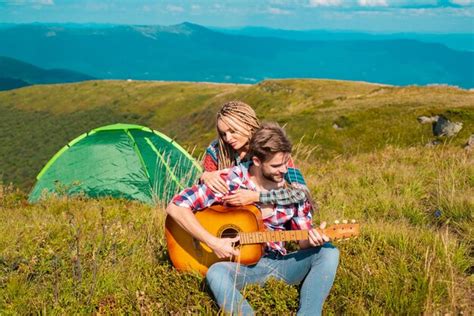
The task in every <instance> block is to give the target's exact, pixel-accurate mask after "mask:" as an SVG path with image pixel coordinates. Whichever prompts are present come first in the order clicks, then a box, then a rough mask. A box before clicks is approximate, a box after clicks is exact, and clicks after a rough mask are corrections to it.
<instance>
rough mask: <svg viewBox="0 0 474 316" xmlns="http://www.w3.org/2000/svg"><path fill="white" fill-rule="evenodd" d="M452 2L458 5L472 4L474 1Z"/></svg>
mask: <svg viewBox="0 0 474 316" xmlns="http://www.w3.org/2000/svg"><path fill="white" fill-rule="evenodd" d="M451 3H452V4H457V5H471V4H474V1H472V0H451Z"/></svg>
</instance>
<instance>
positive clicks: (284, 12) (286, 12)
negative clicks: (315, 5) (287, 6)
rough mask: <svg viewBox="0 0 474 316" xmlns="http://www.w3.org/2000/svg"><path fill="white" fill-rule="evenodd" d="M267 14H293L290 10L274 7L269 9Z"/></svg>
mask: <svg viewBox="0 0 474 316" xmlns="http://www.w3.org/2000/svg"><path fill="white" fill-rule="evenodd" d="M267 12H268V13H270V14H275V15H289V14H291V12H290V11H288V10H283V9H280V8H273V7H270V8H268V10H267Z"/></svg>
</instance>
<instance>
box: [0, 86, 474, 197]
mask: <svg viewBox="0 0 474 316" xmlns="http://www.w3.org/2000/svg"><path fill="white" fill-rule="evenodd" d="M234 99H237V100H243V101H245V102H247V103H249V104H251V105H252V106H253V107H254V108H255V110H256V112H257V114H258V115H259V116H260V118H261V119H262V120H276V121H278V122H280V123H281V124H282V125H285V126H286V129H287V130H288V132H289V134H290V135H291V137H292V139H293V141H294V142H295V143H299V147H300V149H301V152H303V149H306V154H305V156H308V157H307V158H311V159H318V160H325V159H331V158H334V157H337V156H340V155H343V156H351V155H354V154H357V153H364V152H372V151H374V150H378V149H382V148H384V147H386V146H389V145H393V146H397V147H401V148H408V147H413V146H416V147H418V146H424V145H426V144H427V143H428V142H429V141H431V140H434V137H433V135H432V132H431V126H429V125H420V124H419V123H418V122H417V120H416V118H417V117H418V116H420V115H434V114H444V115H445V116H446V117H448V118H450V119H451V120H453V121H460V122H463V123H464V128H463V129H462V130H461V132H460V133H459V134H458V136H456V137H454V138H453V139H450V140H449V141H448V142H449V144H450V145H451V146H461V145H463V144H464V143H465V142H466V141H467V139H468V138H469V135H471V134H473V132H474V131H473V123H474V122H473V121H474V106H473V105H474V93H473V92H469V91H465V90H460V89H456V88H452V87H392V86H380V85H373V84H368V83H358V82H347V81H329V80H271V81H265V82H262V83H260V84H257V85H234V84H206V83H182V82H181V83H179V82H175V83H173V82H142V81H137V82H126V81H88V82H83V83H75V84H63V85H44V86H33V87H27V88H22V89H17V90H11V91H5V92H0V116H1V117H2V118H4V119H2V120H1V122H0V142H1V143H2V144H3V146H1V147H0V161H1V162H2V165H1V170H2V173H3V177H2V178H3V182H4V183H10V182H13V183H14V184H15V185H18V186H20V187H21V188H23V189H26V190H28V189H29V188H30V187H31V185H32V184H33V182H34V178H35V176H36V174H37V173H38V172H39V171H40V170H41V168H42V166H43V165H44V164H45V163H46V162H47V161H48V160H49V159H50V158H51V156H52V155H53V154H54V153H55V152H56V151H58V150H59V149H60V148H61V147H62V146H64V145H65V144H66V143H67V142H68V141H70V140H72V139H74V138H75V137H77V136H78V135H80V134H82V133H84V132H86V131H89V130H91V129H92V128H95V127H98V126H102V125H106V124H112V123H117V122H122V123H138V124H142V125H145V126H149V127H151V128H153V129H156V130H159V131H161V132H164V133H165V134H167V135H169V136H170V137H172V138H174V139H176V140H177V141H178V142H179V143H180V144H181V145H183V146H184V147H185V148H188V149H190V150H191V151H194V155H195V156H198V155H199V154H200V153H202V151H203V150H204V148H205V147H206V146H207V144H208V143H209V142H210V141H211V140H212V139H213V137H215V131H214V127H213V125H210V124H209V122H212V121H213V120H214V115H215V113H216V111H217V109H218V108H219V106H220V105H221V104H223V103H224V102H226V101H228V100H234ZM334 123H338V124H340V125H341V126H342V128H341V129H335V128H333V124H334Z"/></svg>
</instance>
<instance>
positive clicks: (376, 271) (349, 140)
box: [0, 80, 474, 315]
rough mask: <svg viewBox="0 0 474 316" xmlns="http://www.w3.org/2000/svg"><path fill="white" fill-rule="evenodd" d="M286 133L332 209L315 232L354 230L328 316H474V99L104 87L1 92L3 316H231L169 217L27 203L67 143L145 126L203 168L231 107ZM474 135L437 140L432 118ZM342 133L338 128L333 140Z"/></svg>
mask: <svg viewBox="0 0 474 316" xmlns="http://www.w3.org/2000/svg"><path fill="white" fill-rule="evenodd" d="M235 99H238V100H243V101H245V102H247V103H249V104H251V105H252V106H253V107H254V108H255V110H256V112H257V114H258V115H259V117H260V118H262V120H276V121H278V122H279V123H280V124H282V125H284V126H285V127H286V129H287V131H288V133H289V135H290V137H291V139H292V140H293V142H294V145H295V146H294V147H295V153H294V157H295V160H296V162H297V164H298V165H299V166H300V168H301V169H302V171H303V174H304V175H305V179H306V181H307V183H308V186H309V188H310V190H311V192H312V194H313V198H314V200H315V201H317V203H318V205H319V211H318V212H317V213H316V214H315V216H314V217H315V222H316V223H319V222H320V221H328V222H333V221H334V220H342V219H349V220H350V219H356V220H357V221H358V222H359V223H360V224H361V230H362V231H361V235H360V236H359V237H357V238H354V239H350V240H346V241H341V242H338V243H337V247H338V248H339V249H340V251H341V262H340V266H339V270H338V274H337V277H336V281H335V284H334V287H333V289H332V291H331V294H330V296H329V297H328V300H327V302H326V305H325V314H328V315H332V314H354V315H366V314H375V315H380V314H389V315H394V314H405V315H406V314H408V315H413V314H429V315H431V314H469V313H471V312H472V310H474V309H473V308H474V306H473V303H472V302H473V300H472V293H473V291H472V289H473V284H474V278H473V276H472V273H473V256H472V252H473V240H474V238H473V237H474V236H473V229H472V227H473V209H474V159H473V154H472V152H469V151H466V150H464V149H463V148H462V145H463V144H464V143H465V142H466V141H467V139H468V138H469V136H470V135H471V134H474V129H473V126H474V125H473V123H474V93H473V92H471V91H466V90H461V89H457V88H454V87H443V86H432V87H416V86H411V87H393V86H382V85H373V84H368V83H359V82H347V81H346V82H345V81H329V80H271V81H264V82H262V83H260V84H257V85H233V84H232V85H231V84H206V83H173V82H125V81H90V82H83V83H78V84H65V85H41V86H39V85H38V86H31V87H26V88H22V89H17V90H11V91H5V92H0V116H1V117H2V120H1V121H0V142H1V144H2V146H1V147H0V163H1V165H0V166H1V169H0V176H1V177H2V178H1V179H2V181H1V182H2V183H3V184H1V185H0V314H33V313H35V314H36V313H44V314H76V313H80V314H90V313H94V314H125V313H133V314H138V313H140V314H217V313H219V310H218V308H217V306H216V305H215V304H214V302H213V301H212V297H211V295H210V293H209V292H208V289H207V288H206V286H205V282H204V280H203V278H202V277H200V276H198V275H196V274H189V273H188V274H184V273H178V272H176V271H175V270H174V269H173V267H172V265H171V263H170V261H169V259H168V255H167V248H166V241H165V239H164V227H163V226H164V219H165V214H164V209H163V208H160V207H158V208H152V207H150V206H146V205H141V204H139V203H136V202H131V201H125V200H113V199H101V200H89V199H86V198H85V197H76V198H67V197H58V198H51V199H49V200H46V201H43V202H41V203H38V204H35V205H30V204H28V203H27V193H28V191H29V190H30V188H31V186H32V185H33V184H34V179H35V176H36V174H37V173H38V172H39V171H40V169H41V168H42V166H43V165H44V164H45V163H46V162H47V161H48V160H49V158H50V157H51V156H52V155H53V154H54V153H55V152H56V151H57V150H59V149H60V148H61V147H62V146H64V145H65V144H66V143H67V142H68V141H70V140H72V139H74V138H75V137H76V136H78V135H80V134H82V133H84V132H86V131H88V130H90V129H92V128H95V127H98V126H101V125H106V124H112V123H118V122H122V123H138V124H142V125H146V126H149V127H151V128H153V129H156V130H159V131H161V132H163V133H165V134H167V135H169V136H170V137H172V138H174V139H176V140H177V141H178V142H179V143H180V144H181V145H183V146H184V147H185V148H188V149H189V150H190V151H191V152H193V155H194V156H195V157H199V156H200V154H201V153H202V152H203V150H204V148H205V146H206V145H207V144H208V143H209V142H210V141H211V140H212V138H213V137H214V135H215V130H214V124H213V121H214V116H215V113H216V111H217V109H218V108H219V106H220V105H221V104H222V103H224V102H225V101H228V100H235ZM436 114H443V115H445V116H446V117H447V118H449V119H450V120H452V121H456V122H463V124H464V125H463V129H462V130H461V132H460V133H459V134H458V135H457V136H455V137H452V138H449V139H445V138H439V139H437V140H439V141H440V142H441V144H440V145H437V146H434V147H427V146H426V144H427V143H428V142H430V141H433V140H435V139H436V138H435V137H434V136H433V135H432V132H431V126H430V125H421V124H419V123H418V122H417V120H416V118H417V117H418V116H420V115H436ZM334 124H337V125H338V126H339V127H340V128H339V129H335V128H334V127H333V125H334ZM245 295H246V296H247V297H248V299H249V301H250V303H251V304H252V305H253V306H254V307H255V309H256V310H257V311H258V313H259V314H292V313H293V314H294V313H295V312H296V310H297V302H298V287H293V286H287V285H285V284H283V283H280V282H277V281H274V280H271V281H270V282H268V283H267V284H266V285H265V287H256V286H250V287H247V288H246V289H245Z"/></svg>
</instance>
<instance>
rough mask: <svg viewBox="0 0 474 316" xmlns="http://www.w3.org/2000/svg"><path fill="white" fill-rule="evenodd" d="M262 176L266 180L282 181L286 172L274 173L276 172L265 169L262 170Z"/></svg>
mask: <svg viewBox="0 0 474 316" xmlns="http://www.w3.org/2000/svg"><path fill="white" fill-rule="evenodd" d="M262 176H263V177H264V178H265V179H266V180H268V181H271V182H274V183H281V182H283V181H284V180H285V175H284V174H274V173H270V172H266V171H265V170H262Z"/></svg>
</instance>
